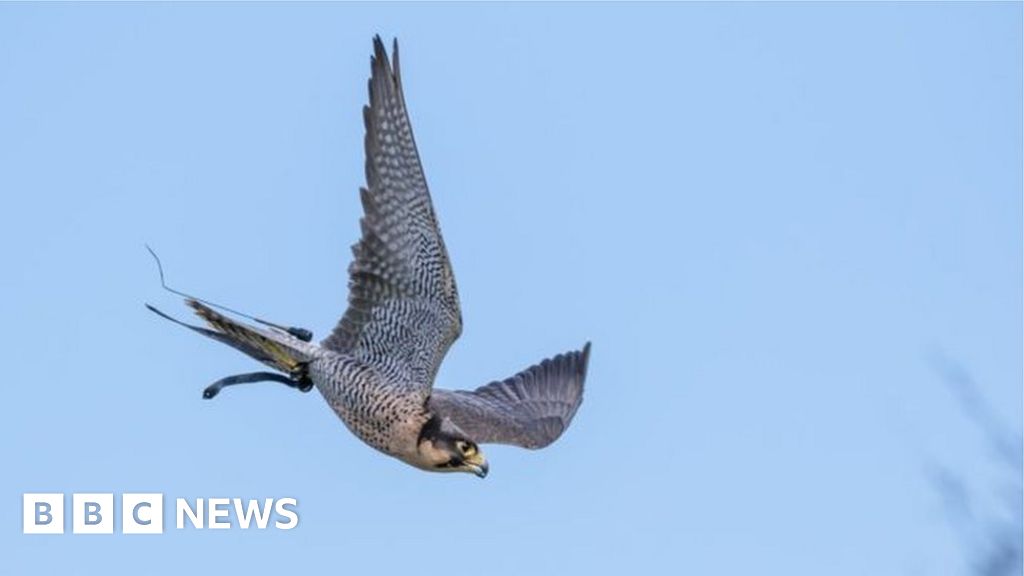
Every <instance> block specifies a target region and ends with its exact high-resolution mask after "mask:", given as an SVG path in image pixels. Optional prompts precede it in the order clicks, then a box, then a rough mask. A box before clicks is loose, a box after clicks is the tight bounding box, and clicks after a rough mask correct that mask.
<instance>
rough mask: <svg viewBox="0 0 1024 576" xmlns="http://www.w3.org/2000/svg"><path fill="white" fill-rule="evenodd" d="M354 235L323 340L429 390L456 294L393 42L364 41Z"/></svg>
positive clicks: (452, 320)
mask: <svg viewBox="0 0 1024 576" xmlns="http://www.w3.org/2000/svg"><path fill="white" fill-rule="evenodd" d="M373 46H374V55H373V58H372V60H371V67H372V70H373V72H372V75H371V77H370V83H369V88H370V104H369V105H368V106H366V107H364V108H363V119H364V121H365V124H366V139H365V147H366V188H363V189H361V190H360V199H361V200H362V204H363V212H364V215H363V218H362V220H361V221H360V224H361V227H362V238H360V240H359V242H358V243H356V244H355V245H354V246H353V247H352V253H353V255H354V256H355V259H354V261H353V262H352V264H351V265H350V266H349V296H348V310H347V311H346V312H345V315H344V316H343V317H342V319H341V322H340V323H339V324H338V326H337V327H336V328H335V329H334V332H333V333H332V334H331V335H330V336H329V337H327V339H325V340H324V341H323V346H324V347H326V348H330V349H332V350H335V351H339V352H343V353H347V354H351V355H354V356H356V357H358V358H359V359H361V360H362V361H364V362H366V363H368V364H371V365H372V366H374V368H376V369H377V370H378V371H381V372H383V373H385V374H388V375H390V376H392V377H395V378H400V379H402V380H405V381H408V382H412V383H413V384H414V385H416V386H419V387H422V388H424V389H427V390H429V388H430V386H431V385H432V384H433V381H434V376H435V374H436V373H437V368H438V366H439V365H440V364H441V360H442V359H443V358H444V355H445V354H446V353H447V352H448V348H449V347H450V346H451V344H452V342H454V341H455V339H456V338H458V337H459V333H460V332H461V331H462V316H461V312H460V310H459V295H458V291H457V289H456V287H455V277H454V275H453V274H452V269H451V265H450V264H449V262H448V251H447V250H446V249H445V246H444V240H442V238H441V231H440V230H439V228H438V224H437V216H436V215H435V214H434V207H433V205H432V204H431V201H430V192H429V190H428V189H427V181H426V178H425V177H424V175H423V167H422V166H421V164H420V158H419V154H418V153H417V151H416V143H415V141H414V140H413V135H412V127H411V125H410V124H409V116H408V113H407V111H406V108H405V98H404V96H403V95H402V81H401V75H400V73H399V66H398V42H397V41H395V44H394V47H393V49H392V52H393V55H394V67H392V65H391V63H390V62H389V61H388V56H387V53H386V52H385V50H384V44H383V43H382V42H381V40H380V37H379V36H378V37H376V38H374V41H373Z"/></svg>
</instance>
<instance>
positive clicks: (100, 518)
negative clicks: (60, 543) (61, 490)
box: [71, 493, 114, 534]
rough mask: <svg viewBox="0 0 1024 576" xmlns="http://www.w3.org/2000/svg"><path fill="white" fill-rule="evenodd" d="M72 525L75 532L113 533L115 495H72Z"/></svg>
mask: <svg viewBox="0 0 1024 576" xmlns="http://www.w3.org/2000/svg"><path fill="white" fill-rule="evenodd" d="M71 525H72V532H74V533H75V534H113V533H114V495H113V494H92V493H89V494H74V495H72V497H71Z"/></svg>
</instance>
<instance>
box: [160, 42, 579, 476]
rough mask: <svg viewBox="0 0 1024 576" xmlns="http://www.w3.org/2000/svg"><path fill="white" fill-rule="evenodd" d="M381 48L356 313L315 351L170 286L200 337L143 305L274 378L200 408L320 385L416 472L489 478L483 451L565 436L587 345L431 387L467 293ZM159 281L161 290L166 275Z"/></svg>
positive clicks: (214, 389)
mask: <svg viewBox="0 0 1024 576" xmlns="http://www.w3.org/2000/svg"><path fill="white" fill-rule="evenodd" d="M373 47H374V54H373V56H372V58H371V60H370V64H371V76H370V81H369V93H370V102H369V104H368V105H367V106H365V107H364V108H363V120H364V123H365V127H366V136H365V152H366V186H365V187H364V188H361V189H360V194H359V198H360V200H361V202H362V206H363V217H362V219H361V220H360V225H361V231H362V235H361V237H360V239H359V241H358V242H357V243H356V244H355V245H354V246H353V247H352V253H353V256H354V259H353V260H352V262H351V264H350V265H349V268H348V274H349V282H348V291H349V293H348V308H347V310H346V311H345V313H344V315H343V316H342V318H341V321H340V322H339V323H338V324H337V326H336V327H335V328H334V331H333V333H331V334H330V335H329V336H328V337H327V338H325V339H324V340H323V341H322V342H320V343H319V344H316V343H314V342H313V341H312V340H313V335H312V333H311V332H310V331H309V330H305V329H302V328H295V327H284V326H280V325H278V324H274V323H272V322H268V321H265V320H261V319H259V318H256V317H253V316H248V315H246V314H242V313H239V312H236V311H234V310H231V309H230V308H226V307H223V306H219V305H216V304H213V303H211V302H207V301H205V300H202V299H199V298H195V297H192V296H189V295H187V294H184V293H182V292H178V291H177V290H174V289H172V288H169V287H168V286H167V284H166V283H164V287H165V288H167V289H168V290H170V291H171V292H174V293H176V294H179V295H182V296H185V297H186V299H185V301H186V304H187V305H188V306H189V307H191V308H192V309H193V311H194V312H195V313H196V314H197V315H198V316H199V317H200V318H202V319H203V320H205V322H206V325H205V326H197V325H192V324H187V323H184V322H182V321H179V320H177V319H175V318H172V317H171V316H168V315H167V314H164V313H163V312H161V311H160V310H158V309H156V308H154V307H153V306H150V305H149V304H147V305H146V306H147V307H148V308H149V309H150V310H151V311H153V312H155V313H156V314H158V315H160V316H161V317H163V318H166V319H168V320H171V321H172V322H175V323H177V324H180V325H182V326H185V327H187V328H189V329H191V330H194V331H196V332H198V333H200V334H203V335H204V336H207V337H210V338H212V339H214V340H218V341H220V342H222V343H224V344H227V345H229V346H232V347H234V348H236V349H237V350H240V351H241V352H243V353H245V354H247V355H249V356H250V357H252V358H254V359H256V360H258V361H260V362H262V363H263V364H265V365H267V366H269V367H270V368H272V369H273V371H272V372H271V371H263V372H252V373H246V374H238V375H234V376H228V377H227V378H222V379H221V380H218V381H217V382H214V383H213V384H211V385H210V386H208V387H207V388H206V389H205V390H204V391H203V397H204V398H213V397H215V396H216V395H217V394H218V393H219V392H220V391H221V390H222V389H223V388H224V387H226V386H233V385H237V384H244V383H251V382H260V381H271V382H280V383H282V384H285V385H287V386H289V387H292V388H295V389H297V390H300V391H302V392H308V391H310V390H311V389H312V388H313V387H316V389H317V390H318V391H319V392H320V394H321V395H322V396H323V398H324V400H326V401H327V403H328V404H329V405H330V407H331V408H332V409H333V410H334V412H335V413H337V415H338V416H339V417H340V418H341V421H342V422H344V423H345V426H347V427H348V429H349V430H350V431H351V432H352V433H353V434H355V435H356V436H357V437H358V438H359V439H360V440H362V441H363V442H365V443H366V444H368V445H370V446H371V447H373V448H375V449H377V450H379V451H381V452H383V453H384V454H387V455H389V456H393V457H395V458H398V459H399V460H401V461H403V462H405V463H407V464H410V465H412V466H415V467H416V468H420V469H422V470H428V471H432V472H468V473H472V474H475V475H477V476H479V477H481V478H483V477H485V476H486V475H487V472H488V463H487V459H486V458H485V457H484V453H483V452H482V451H481V449H480V444H489V443H495V444H508V445H513V446H521V447H523V448H529V449H538V448H543V447H545V446H547V445H549V444H551V443H552V442H554V441H555V440H556V439H558V437H559V436H561V435H562V433H563V432H564V431H565V429H566V428H567V427H568V426H569V423H570V422H572V419H573V416H574V415H575V414H576V410H577V409H578V408H579V407H580V403H581V402H582V400H583V382H584V380H585V378H586V373H587V361H588V358H589V354H590V343H589V342H588V343H587V344H586V345H584V346H583V348H582V349H580V350H576V351H572V352H567V353H564V354H560V355H557V356H554V357H553V358H548V359H546V360H544V361H542V362H540V363H539V364H536V365H534V366H531V367H529V368H527V369H525V370H523V371H522V372H519V373H518V374H516V375H514V376H512V377H510V378H506V379H504V380H500V381H495V382H491V383H489V384H486V385H484V386H481V387H479V388H476V389H475V390H442V389H437V388H434V387H433V385H434V379H435V377H436V375H437V370H438V367H439V366H440V365H441V362H442V360H443V359H444V357H445V354H446V353H447V352H448V349H449V348H450V347H451V345H452V343H453V342H455V340H456V339H457V338H458V337H459V334H460V333H461V332H462V313H461V311H460V309H459V294H458V290H457V289H456V286H455V276H454V274H453V273H452V268H451V263H450V262H449V259H448V251H447V249H446V248H445V244H444V240H443V239H442V237H441V231H440V229H439V227H438V221H437V214H436V213H435V212H434V207H433V204H432V203H431V200H430V192H429V190H428V188H427V181H426V178H425V176H424V174H423V167H422V165H421V163H420V157H419V153H418V152H417V150H416V143H415V140H414V139H413V134H412V126H411V125H410V122H409V116H408V111H407V110H406V105H405V96H404V95H403V93H402V79H401V73H400V71H399V62H398V42H397V40H396V41H395V42H394V44H393V47H392V55H393V58H394V61H393V62H391V61H389V59H388V55H387V52H386V50H385V48H384V44H383V43H382V42H381V40H380V37H379V36H377V37H375V38H374V42H373ZM153 256H154V257H156V254H153ZM157 265H158V266H159V265H160V261H159V259H157ZM160 275H161V282H162V283H163V269H162V267H161V268H160ZM218 310H219V311H218ZM238 316H241V317H244V318H246V319H248V320H250V321H253V323H252V324H250V323H246V322H244V321H243V320H241V319H239V318H236V317H238Z"/></svg>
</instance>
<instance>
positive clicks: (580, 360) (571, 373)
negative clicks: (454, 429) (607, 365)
mask: <svg viewBox="0 0 1024 576" xmlns="http://www.w3.org/2000/svg"><path fill="white" fill-rule="evenodd" d="M589 357H590V343H589V342H588V343H587V345H586V346H584V347H583V350H580V351H576V352H569V353H566V354H560V355H558V356H555V357H554V358H550V359H548V360H545V361H543V362H541V363H540V364H537V365H535V366H531V367H530V368H527V369H526V370H523V371H522V372H520V373H519V374H516V375H515V376H513V377H511V378H508V379H506V380H503V381H501V382H492V383H490V384H488V385H486V386H481V387H480V388H477V389H476V390H473V391H467V390H434V391H433V393H432V394H431V396H430V401H429V403H428V408H429V409H430V411H431V412H433V413H434V414H436V415H437V416H439V417H441V418H449V419H450V420H451V421H452V422H453V423H454V424H455V425H456V426H458V427H459V428H460V429H462V431H463V432H465V433H466V434H467V435H468V436H469V437H470V438H471V439H473V440H474V441H475V442H479V443H484V444H485V443H495V444H513V445H516V446H522V447H523V448H531V449H536V448H543V447H545V446H547V445H548V444H551V443H552V442H554V441H555V440H556V439H558V437H559V436H561V435H562V432H563V431H565V429H566V428H568V427H569V423H570V422H572V417H573V415H575V414H576V409H577V408H579V407H580V403H581V402H583V381H584V380H585V379H586V377H587V360H588V359H589Z"/></svg>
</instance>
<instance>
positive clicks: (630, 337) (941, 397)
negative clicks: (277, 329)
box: [0, 3, 1024, 576]
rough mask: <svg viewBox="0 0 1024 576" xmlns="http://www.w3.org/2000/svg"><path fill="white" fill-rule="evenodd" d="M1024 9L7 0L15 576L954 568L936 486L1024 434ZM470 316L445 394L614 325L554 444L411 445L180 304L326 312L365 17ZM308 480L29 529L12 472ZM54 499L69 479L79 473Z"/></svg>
mask: <svg viewBox="0 0 1024 576" xmlns="http://www.w3.org/2000/svg"><path fill="white" fill-rule="evenodd" d="M1021 17H1022V10H1021V4H1019V3H1002V4H981V3H948V4H916V3H914V4H876V3H871V4H854V5H851V4H803V3H794V4H781V5H767V4H735V5H706V4H672V5H666V4H657V5H655V4H646V5H618V4H616V5H608V4H604V5H585V4H584V5H576V4H573V5H569V4H556V5H536V4H529V5H510V4H497V5H486V6H484V5H465V4H445V5H404V4H390V5H384V6H369V5H336V4H302V5H276V4H258V5H236V4H230V5H227V4H214V5H207V4H188V5H169V4H145V5H142V4H57V5H50V4H47V5H44V4H2V5H0V191H2V194H3V200H4V201H3V209H2V210H0V263H2V270H3V273H2V275H0V294H2V298H0V318H2V321H3V326H4V330H3V335H2V336H0V348H2V349H3V350H4V354H3V358H4V360H5V361H4V369H5V377H4V381H5V386H4V400H3V402H2V403H0V437H2V438H3V439H4V440H3V444H2V445H3V461H4V466H3V468H4V472H3V474H2V475H0V495H2V498H0V515H2V518H3V522H2V527H0V549H3V550H4V551H5V552H4V564H5V567H4V570H5V571H6V570H9V571H10V572H11V573H19V574H21V573H43V572H45V573H111V574H118V573H120V574H127V573H136V572H137V570H138V568H139V567H140V566H148V568H147V569H146V571H147V572H149V573H153V574H180V573H182V572H183V571H189V570H195V571H203V572H208V571H213V570H215V569H223V570H225V571H226V570H232V571H237V570H239V569H243V568H245V569H250V570H251V571H266V570H269V569H281V570H285V569H288V570H294V571H295V572H296V573H320V572H321V571H326V570H330V571H332V572H334V573H340V574H363V573H367V571H368V570H373V571H379V572H380V573H385V574H388V573H394V574H410V573H415V574H442V573H444V574H447V573H451V572H453V571H458V572H468V573H473V574H486V575H488V576H492V575H493V576H498V575H505V574H523V573H530V574H537V575H542V574H569V573H582V571H584V570H586V571H588V572H590V573H609V574H613V573H623V572H624V571H628V572H629V573H659V572H660V573H672V574H785V575H787V576H791V575H804V574H806V575H815V576H818V575H821V574H829V575H846V574H849V575H856V576H863V575H865V574H871V575H889V574H929V575H930V574H958V573H960V571H961V569H962V567H963V566H962V556H961V553H960V550H959V541H958V539H957V537H956V535H955V533H954V532H953V531H952V530H951V529H950V528H949V525H948V523H947V519H946V515H945V512H944V510H943V506H942V503H941V499H940V498H939V497H938V495H937V494H936V492H935V490H934V487H933V486H932V484H931V483H930V481H929V479H928V475H927V470H928V468H929V466H931V465H932V464H933V463H936V462H938V463H943V464H946V465H949V466H951V467H953V468H955V469H957V470H961V471H964V473H965V474H967V475H968V479H969V480H970V482H971V483H972V484H973V485H976V486H977V487H978V489H979V490H980V491H981V492H982V493H990V492H992V490H994V489H990V488H991V487H992V486H995V485H997V484H998V481H999V478H998V474H997V471H995V470H993V469H992V468H991V466H989V464H988V463H989V462H990V460H991V459H990V458H989V456H990V455H989V454H988V453H987V452H986V449H985V445H984V442H983V441H982V439H981V438H980V436H979V434H978V433H977V430H976V428H975V427H973V426H972V425H971V424H970V422H969V421H968V420H966V419H965V418H964V417H963V415H962V414H961V412H960V410H959V409H958V407H957V404H956V402H955V400H954V398H953V396H952V395H951V394H950V393H949V391H948V390H947V389H946V388H945V387H944V386H943V384H942V382H941V379H942V378H941V375H940V374H939V373H938V371H937V370H936V369H935V362H934V358H935V357H937V356H945V357H948V358H952V359H954V360H955V361H956V362H958V363H960V364H962V365H963V366H965V367H966V369H967V370H969V371H970V373H971V374H972V375H973V377H974V378H975V380H976V381H977V382H978V383H979V385H980V386H981V388H982V391H983V393H984V394H985V395H986V397H987V398H988V399H989V400H990V401H991V403H992V404H993V405H994V406H995V409H996V411H997V413H998V414H999V415H1000V416H1001V417H1002V418H1003V419H1004V420H1005V421H1006V422H1007V423H1008V425H1010V426H1011V427H1012V428H1014V429H1017V430H1019V428H1020V423H1021V402H1022V398H1021V381H1022V368H1021V366H1022V352H1021V350H1022V346H1024V343H1022V325H1021V318H1022V304H1021V300H1022V280H1021V279H1022V242H1021V237H1022V223H1021V219H1022V217H1021V214H1022V203H1021V189H1022V172H1021V157H1022V145H1021V141H1022V133H1021V131H1022V129H1021V126H1022V114H1021V107H1022V77H1021V76H1022V74H1021V70H1022V61H1021V24H1022V22H1021V20H1022V18H1021ZM375 33H380V34H381V35H383V36H385V37H386V38H391V37H392V36H398V37H399V39H400V42H401V47H402V64H403V68H404V69H403V73H404V80H405V87H406V96H407V99H408V102H409V106H410V108H411V113H412V119H413V124H414V128H415V131H416V137H417V140H418V142H419V145H420V148H421V152H422V156H423V159H424V163H425V166H426V171H427V177H428V180H429V181H430V184H431V187H432V190H433V196H434V202H435V205H436V207H437V210H438V213H439V215H440V219H441V223H442V226H443V230H444V234H445V237H446V240H447V243H448V246H449V249H450V252H451V257H452V260H453V264H454V268H455V272H456V274H457V276H458V281H459V288H460V291H461V293H462V306H463V313H464V316H465V324H466V328H465V331H464V334H463V336H462V338H461V339H460V340H459V341H458V343H457V344H456V345H455V346H454V348H453V349H452V351H451V353H450V354H449V356H448V360H447V362H446V363H445V365H444V366H443V368H442V370H441V373H440V376H439V385H440V386H443V387H474V386H477V385H479V384H483V383H485V382H487V381H489V380H491V379H495V378H499V377H504V376H507V375H509V374H511V373H512V372H514V371H516V370H518V369H519V368H522V367H525V366H526V365H528V364H530V363H533V362H534V361H537V360H539V359H541V358H543V357H545V356H548V355H551V354H554V353H557V352H560V351H563V350H567V349H571V348H574V347H577V346H579V345H581V344H582V343H583V342H584V341H585V340H588V339H590V340H592V341H593V342H594V349H593V355H592V362H591V370H590V377H589V380H588V383H587V384H588V389H587V395H586V401H585V402H584V404H583V407H582V409H581V410H580V412H579V414H578V416H577V418H576V420H575V422H574V424H573V426H572V428H571V429H570V430H569V431H568V433H567V434H566V435H565V436H564V437H563V438H562V439H561V440H560V441H559V442H557V443H556V444H555V445H554V446H552V447H551V448H549V449H547V450H544V451H540V452H527V451H522V450H517V449H513V448H505V447H491V448H490V449H489V450H488V452H489V456H490V459H491V464H492V468H491V475H490V477H488V478H487V479H486V480H485V481H480V480H478V479H476V478H474V477H472V476H469V475H459V476H451V475H428V474H425V473H421V472H419V471H416V470H414V469H412V468H409V467H407V466H405V465H403V464H401V463H399V462H397V461H394V460H391V459H388V458H384V457H382V456H380V455H378V454H377V453H375V452H374V451H372V450H371V449H369V448H367V447H366V446H364V445H362V444H361V443H359V442H358V441H357V440H356V439H355V438H354V437H352V436H351V435H350V434H349V433H348V432H347V431H346V430H345V428H344V427H343V426H342V425H341V423H340V422H339V421H338V419H337V418H336V417H335V416H334V415H333V414H332V413H331V412H330V410H329V408H328V407H327V406H326V404H325V403H324V402H323V401H322V400H321V399H320V398H318V397H317V396H316V395H315V393H314V394H310V395H302V394H297V393H295V392H293V391H291V390H287V389H285V388H284V387H282V386H276V385H270V384H265V385H257V386H253V387H251V388H250V389H237V390H229V391H228V392H227V393H225V394H224V395H223V397H221V398H218V399H217V400H216V401H213V402H208V401H203V400H201V399H200V391H201V390H202V388H203V387H204V386H205V385H207V384H208V383H210V382H211V381H213V380H214V379H216V378H219V377H221V376H225V375H228V374H231V373H235V372H239V371H245V370H249V369H252V368H254V367H256V366H255V364H254V363H253V362H251V361H249V360H248V359H246V358H245V357H243V356H241V355H239V354H238V353H236V352H234V351H233V350H230V349H228V348H226V347H224V346H220V345H217V344H216V343H213V342H210V341H206V340H203V339H201V338H199V337H198V336H194V335H192V334H189V333H187V332H185V331H183V330H181V329H178V328H176V327H174V326H172V325H170V324H167V323H165V322H162V321H160V320H158V319H157V318H156V317H154V316H152V315H150V314H148V313H147V312H146V311H145V310H144V308H143V302H147V301H148V302H153V303H156V304H159V305H161V306H163V307H164V308H165V309H167V310H169V311H174V312H175V313H179V314H181V313H183V310H182V306H180V304H179V302H178V301H177V300H176V299H174V298H170V297H169V296H168V295H166V294H164V293H162V292H161V291H160V290H159V286H158V284H157V277H156V271H155V269H154V267H153V263H152V261H151V260H150V258H149V256H148V255H147V254H146V252H145V250H144V248H143V244H144V243H147V242H148V243H150V244H152V245H153V246H155V247H156V248H157V249H158V250H159V252H160V253H161V255H162V257H163V259H164V264H165V265H166V267H167V272H168V274H169V278H170V280H171V281H172V284H175V285H177V286H178V287H180V288H182V289H186V290H189V291H193V292H196V293H199V294H201V295H203V296H205V297H208V298H210V299H213V300H215V301H223V302H224V303H229V304H231V305H232V306H235V307H238V308H241V309H244V310H248V311H252V312H253V313H258V314H261V315H263V316H265V317H267V318H272V319H276V320H280V321H282V322H288V323H291V324H295V325H300V326H306V327H309V328H311V329H313V330H314V331H315V332H316V333H317V334H318V335H323V334H326V333H327V331H328V330H329V329H330V328H331V327H332V326H333V325H334V323H335V321H336V319H337V318H338V317H339V315H340V314H341V312H342V311H343V309H344V305H345V304H344V302H345V279H346V277H345V268H346V266H347V264H348V259H349V252H348V247H349V245H350V244H351V243H352V242H353V241H355V239H356V237H357V234H358V224H357V221H358V217H359V212H360V208H359V204H358V195H357V189H358V187H359V186H360V184H361V183H362V182H363V156H362V138H363V127H362V120H361V107H362V105H363V104H364V101H365V99H366V79H367V76H368V73H369V55H370V51H371V44H370V39H371V37H372V36H373V34H375ZM33 491H63V492H68V493H70V492H75V491H80V492H82V491H100V492H107V491H109V492H116V493H120V492H125V491H159V492H164V493H165V494H167V496H168V498H173V497H178V496H181V497H190V498H194V497H211V496H241V497H265V496H294V497H296V498H298V499H299V511H300V514H301V525H300V527H299V529H297V530H292V531H289V532H277V531H267V532H257V531H238V530H232V531H225V532H220V533H211V532H208V531H205V532H198V531H183V532H177V531H174V530H171V531H169V532H168V533H165V534H164V535H163V536H159V537H152V536H125V535H115V536H93V537H85V536H72V535H70V534H65V535H64V536H49V537H48V536H34V537H30V536H23V535H22V534H21V533H20V532H21V530H20V529H21V526H20V513H21V512H20V509H21V493H22V492H33ZM68 500H69V501H70V496H69V497H68Z"/></svg>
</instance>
